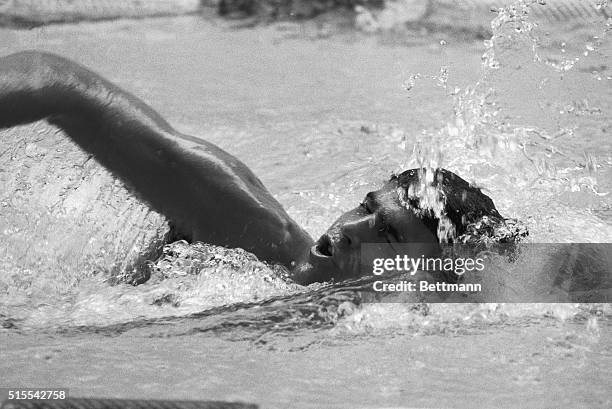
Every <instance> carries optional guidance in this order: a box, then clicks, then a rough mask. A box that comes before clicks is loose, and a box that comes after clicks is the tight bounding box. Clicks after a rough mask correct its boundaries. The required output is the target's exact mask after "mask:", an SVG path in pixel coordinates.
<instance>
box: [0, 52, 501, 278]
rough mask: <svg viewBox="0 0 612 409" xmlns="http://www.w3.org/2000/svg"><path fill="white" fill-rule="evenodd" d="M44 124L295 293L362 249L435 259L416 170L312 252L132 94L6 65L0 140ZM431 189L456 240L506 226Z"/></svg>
mask: <svg viewBox="0 0 612 409" xmlns="http://www.w3.org/2000/svg"><path fill="white" fill-rule="evenodd" d="M41 119H46V120H47V121H48V122H49V123H51V124H53V125H56V126H58V127H59V128H61V129H63V130H64V131H65V132H66V134H67V135H68V136H69V137H70V138H71V139H72V140H73V141H74V142H75V143H76V144H78V145H79V146H80V147H81V148H83V149H84V150H85V151H87V152H89V153H90V154H92V155H93V156H94V157H95V158H96V159H97V161H98V162H100V163H101V164H102V165H103V166H105V167H106V168H107V169H108V170H110V171H111V172H112V173H113V174H114V175H115V176H117V177H118V178H120V179H121V180H123V181H124V182H125V183H126V184H127V185H128V186H130V187H131V188H132V190H133V191H134V193H135V194H136V195H137V196H139V197H140V198H141V199H142V200H144V201H145V202H146V203H147V204H149V205H150V206H151V207H152V208H153V209H155V210H156V211H158V212H159V213H161V214H163V215H164V216H166V218H167V219H168V220H169V221H171V222H172V224H173V227H174V231H175V232H176V235H177V236H178V237H181V238H184V239H186V240H188V241H202V242H206V243H210V244H216V245H222V246H226V247H240V248H243V249H245V250H248V251H250V252H252V253H253V254H255V255H256V256H257V257H258V258H259V259H261V260H264V261H267V262H270V263H280V264H282V265H284V266H286V267H287V268H288V269H289V270H290V271H291V272H292V275H293V277H294V280H295V281H296V282H298V283H300V284H309V283H312V282H315V281H329V280H330V279H336V280H339V279H343V278H348V277H355V276H359V275H360V274H361V273H360V268H359V264H360V261H359V260H360V251H361V250H360V249H361V243H377V242H390V243H393V242H401V243H405V242H413V243H422V245H423V249H422V250H423V252H425V253H427V252H430V251H436V249H438V243H439V241H440V240H439V237H438V226H439V222H440V217H441V215H435V214H433V213H432V212H428V211H423V210H422V209H420V203H419V201H418V198H416V197H411V195H410V194H408V193H409V190H410V187H411V186H415V184H418V183H420V182H419V181H420V177H421V176H424V175H425V174H424V172H423V171H421V170H409V171H406V172H404V173H402V174H401V175H399V176H394V177H392V178H391V180H390V181H389V182H387V183H386V184H385V185H384V186H383V188H382V189H380V190H378V191H375V192H371V193H368V194H367V195H366V198H365V200H364V201H363V203H361V204H360V205H359V206H358V207H357V208H355V209H353V210H351V211H349V212H347V213H346V214H344V215H342V216H341V217H340V218H339V219H338V220H337V221H336V222H335V223H334V224H333V225H332V226H331V227H330V229H329V230H328V232H327V233H326V234H324V235H323V236H322V237H321V238H320V239H319V240H318V241H317V242H316V243H315V242H314V240H313V239H312V238H311V237H310V236H309V235H308V233H306V232H305V231H304V230H303V229H302V228H301V227H300V226H298V225H297V223H296V222H295V221H293V220H292V219H291V217H289V215H288V214H287V213H286V212H285V210H284V209H283V208H282V206H281V205H280V203H279V202H278V201H277V200H276V199H274V197H273V196H272V195H271V194H270V192H269V191H268V190H267V189H266V188H265V186H264V185H263V184H262V182H261V181H260V180H259V179H258V178H257V177H256V176H255V175H254V174H253V172H251V170H250V169H249V168H248V167H247V166H246V165H245V164H244V163H242V162H241V161H240V160H238V159H237V158H235V157H234V156H232V155H230V154H229V153H227V152H225V151H224V150H222V149H220V148H219V147H217V146H216V145H214V144H212V143H210V142H206V141H205V140H202V139H200V138H197V137H193V136H190V135H185V134H182V133H180V132H178V131H176V130H175V129H174V128H172V127H171V126H170V125H169V124H168V122H166V121H165V120H164V119H163V118H162V117H161V116H160V115H159V114H158V113H157V112H155V111H154V110H153V109H152V108H151V107H149V106H148V105H147V104H145V103H144V102H143V101H141V100H140V99H138V98H137V97H135V96H134V95H132V94H130V93H128V92H126V91H124V90H122V89H120V88H119V87H117V86H116V85H114V84H112V83H111V82H109V81H107V80H106V79H104V78H102V77H101V76H99V75H98V74H96V73H94V72H92V71H90V70H89V69H87V68H85V67H83V66H81V65H79V64H77V63H75V62H73V61H71V60H68V59H66V58H63V57H60V56H58V55H54V54H49V53H44V52H38V51H26V52H20V53H16V54H12V55H9V56H6V57H2V58H0V129H1V128H8V127H12V126H16V125H21V124H26V123H30V122H33V121H37V120H41ZM432 185H433V186H434V187H436V188H438V190H439V191H440V192H441V193H440V194H441V195H442V198H441V199H442V200H443V201H444V203H445V208H444V209H443V211H442V212H443V214H444V215H445V216H446V217H447V218H448V219H449V220H450V221H451V223H452V225H453V226H454V230H455V231H456V233H457V234H462V232H463V231H464V230H465V228H464V226H465V225H466V224H467V223H470V222H474V221H476V220H477V219H478V218H481V217H483V216H489V217H491V218H492V219H494V220H500V221H501V220H502V218H501V216H500V215H499V213H498V212H497V210H496V209H495V206H494V205H493V202H492V201H491V199H490V198H489V197H487V196H486V195H484V194H483V193H482V192H480V190H479V189H476V188H474V187H472V186H470V185H469V184H468V183H467V182H466V181H464V180H463V179H461V178H460V177H459V176H457V175H455V174H453V173H451V172H449V171H446V170H442V169H439V170H437V171H436V172H435V175H434V178H433V183H432ZM402 192H403V193H402ZM400 194H402V195H403V196H405V197H404V199H407V202H405V203H402V202H401V201H400Z"/></svg>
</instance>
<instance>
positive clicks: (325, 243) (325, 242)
mask: <svg viewBox="0 0 612 409" xmlns="http://www.w3.org/2000/svg"><path fill="white" fill-rule="evenodd" d="M310 254H312V255H313V256H315V257H332V256H333V255H334V246H333V245H332V242H331V239H330V238H329V236H328V235H327V234H324V235H323V236H321V238H320V239H319V240H318V241H317V244H315V245H314V246H312V247H311V249H310Z"/></svg>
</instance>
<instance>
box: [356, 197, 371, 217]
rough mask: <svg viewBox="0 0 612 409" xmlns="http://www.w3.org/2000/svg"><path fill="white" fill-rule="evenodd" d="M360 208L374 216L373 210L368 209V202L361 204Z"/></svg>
mask: <svg viewBox="0 0 612 409" xmlns="http://www.w3.org/2000/svg"><path fill="white" fill-rule="evenodd" d="M359 206H360V207H362V208H363V209H364V210H365V211H366V212H367V213H368V214H372V210H370V208H369V207H368V203H367V201H365V200H364V201H363V202H361V203H359Z"/></svg>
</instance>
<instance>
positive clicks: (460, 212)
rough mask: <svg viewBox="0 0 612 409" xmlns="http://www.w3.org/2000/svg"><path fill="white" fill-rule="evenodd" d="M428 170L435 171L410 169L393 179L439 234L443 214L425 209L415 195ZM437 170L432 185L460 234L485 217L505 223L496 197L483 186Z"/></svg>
mask: <svg viewBox="0 0 612 409" xmlns="http://www.w3.org/2000/svg"><path fill="white" fill-rule="evenodd" d="M427 172H431V170H428V169H425V168H421V169H410V170H407V171H405V172H402V173H401V174H399V175H393V176H392V177H391V181H395V182H396V183H397V184H398V187H399V188H402V189H404V191H403V193H404V195H403V198H402V199H403V201H404V203H405V204H407V205H408V206H409V207H411V208H413V210H416V211H417V213H419V214H420V215H421V216H422V217H423V219H424V220H423V221H424V222H425V223H426V225H427V226H428V227H429V228H430V229H431V230H432V232H434V233H437V230H438V225H439V222H440V218H439V215H435V214H434V212H433V210H431V209H423V208H422V207H421V203H420V202H421V200H420V198H419V197H418V196H417V195H415V194H414V190H415V188H418V187H419V186H420V185H421V184H422V181H423V180H425V178H426V176H427ZM434 172H435V173H434V177H433V182H432V183H431V184H430V185H431V186H433V187H434V188H436V190H437V191H438V194H439V200H440V201H441V203H443V204H444V211H443V213H444V214H443V215H442V216H445V217H447V218H448V219H450V221H451V222H452V224H453V225H454V228H455V232H456V235H457V236H459V235H462V234H464V233H465V232H466V229H467V226H468V225H469V224H473V223H477V222H479V221H481V220H482V219H483V217H484V216H487V217H488V218H489V219H490V220H491V221H493V222H496V223H503V220H504V219H503V217H502V216H501V215H500V214H499V212H498V211H497V209H496V208H495V204H493V200H491V198H490V197H489V196H487V195H485V194H484V193H482V191H481V190H480V189H479V188H477V187H474V186H472V185H470V184H469V183H468V182H467V181H466V180H464V179H462V178H461V177H459V176H457V175H456V174H454V173H453V172H450V171H448V170H446V169H441V168H438V169H436V170H435V171H434ZM411 187H412V189H411Z"/></svg>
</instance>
